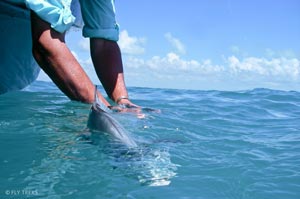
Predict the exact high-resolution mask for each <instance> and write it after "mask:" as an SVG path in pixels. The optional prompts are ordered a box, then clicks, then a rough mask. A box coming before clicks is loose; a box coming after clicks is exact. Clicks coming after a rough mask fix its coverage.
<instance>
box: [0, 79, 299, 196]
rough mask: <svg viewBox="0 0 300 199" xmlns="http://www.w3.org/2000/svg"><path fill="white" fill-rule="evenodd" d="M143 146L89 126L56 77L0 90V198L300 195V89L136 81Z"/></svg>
mask: <svg viewBox="0 0 300 199" xmlns="http://www.w3.org/2000/svg"><path fill="white" fill-rule="evenodd" d="M129 93H130V97H131V99H132V101H133V102H134V103H136V104H138V105H140V106H142V107H147V108H152V109H155V110H160V111H149V109H144V110H143V113H142V114H144V115H143V116H144V117H143V118H141V117H140V115H137V114H136V113H114V114H113V117H115V118H116V119H117V120H118V121H119V122H120V123H121V124H122V125H123V127H124V128H125V129H126V130H127V131H128V132H129V133H130V136H131V137H132V138H133V139H134V140H135V141H136V142H137V144H138V147H136V148H127V147H126V146H124V145H122V143H119V142H117V141H116V140H113V139H112V138H111V137H110V136H109V135H107V134H105V133H101V132H95V131H91V130H90V129H88V128H87V120H88V115H89V110H90V105H87V104H82V103H78V102H74V101H70V100H68V98H66V97H65V96H64V95H63V94H62V93H61V92H60V91H59V90H58V89H57V88H56V87H55V86H54V85H53V84H52V83H46V82H35V83H34V84H33V85H31V86H30V87H28V88H26V89H24V90H22V91H17V92H11V93H7V94H4V95H0V199H6V198H8V199H21V198H22V199H23V198H51V199H56V198H70V199H77V198H78V199H82V198H89V199H94V198H137V199H141V198H199V199H202V198H203V199H218V198H220V199H226V198H228V199H234V198H236V199H254V198H255V199H277V198H278V199H299V198H300V93H299V92H294V91H289V92H288V91H276V90H268V89H254V90H246V91H239V92H229V91H227V92H224V91H193V90H173V89H153V88H136V87H130V88H129Z"/></svg>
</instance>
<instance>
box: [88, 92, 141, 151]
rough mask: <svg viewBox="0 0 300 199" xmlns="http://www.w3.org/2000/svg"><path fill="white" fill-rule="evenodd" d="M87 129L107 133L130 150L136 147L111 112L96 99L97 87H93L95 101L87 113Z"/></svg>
mask: <svg viewBox="0 0 300 199" xmlns="http://www.w3.org/2000/svg"><path fill="white" fill-rule="evenodd" d="M87 127H88V128H89V129H91V130H97V131H101V132H105V133H108V134H110V135H111V136H112V137H113V138H114V139H116V140H117V141H119V142H121V143H123V144H125V145H126V146H128V147H130V148H132V147H137V144H136V142H135V141H134V140H133V139H132V138H131V137H130V135H129V132H127V131H126V130H125V128H124V127H123V126H122V125H121V124H120V123H119V122H118V121H117V120H116V119H115V118H114V117H113V116H112V111H111V110H110V109H108V108H107V107H106V106H105V105H104V104H103V103H102V102H101V101H100V100H99V99H98V95H97V87H95V100H94V103H93V104H92V107H91V110H90V113H89V119H88V124H87Z"/></svg>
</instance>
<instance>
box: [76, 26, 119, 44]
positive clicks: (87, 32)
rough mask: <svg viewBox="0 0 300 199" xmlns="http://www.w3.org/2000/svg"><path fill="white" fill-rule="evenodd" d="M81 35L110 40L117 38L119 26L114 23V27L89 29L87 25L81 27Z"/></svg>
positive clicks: (116, 39)
mask: <svg viewBox="0 0 300 199" xmlns="http://www.w3.org/2000/svg"><path fill="white" fill-rule="evenodd" d="M82 34H83V36H84V37H89V38H102V39H107V40H111V41H118V40H119V26H118V25H116V27H115V28H114V29H90V28H88V27H86V26H85V27H84V28H83V33H82Z"/></svg>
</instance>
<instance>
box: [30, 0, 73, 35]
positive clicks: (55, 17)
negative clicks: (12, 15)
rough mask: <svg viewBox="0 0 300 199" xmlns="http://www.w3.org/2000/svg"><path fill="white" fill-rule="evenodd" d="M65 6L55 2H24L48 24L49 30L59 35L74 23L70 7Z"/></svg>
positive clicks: (38, 0) (35, 0)
mask: <svg viewBox="0 0 300 199" xmlns="http://www.w3.org/2000/svg"><path fill="white" fill-rule="evenodd" d="M70 3H71V1H70ZM66 4H67V3H64V4H63V3H60V2H59V1H56V0H48V1H45V0H42V1H41V0H26V6H27V7H28V8H29V9H31V10H32V11H33V12H35V13H36V14H37V15H38V16H39V17H40V18H41V19H43V20H44V21H46V22H48V23H50V25H51V28H53V29H54V30H56V31H58V32H60V33H63V32H65V31H66V30H68V29H69V28H70V27H71V26H72V24H73V23H74V21H75V17H74V16H73V15H72V12H71V10H70V6H69V5H66Z"/></svg>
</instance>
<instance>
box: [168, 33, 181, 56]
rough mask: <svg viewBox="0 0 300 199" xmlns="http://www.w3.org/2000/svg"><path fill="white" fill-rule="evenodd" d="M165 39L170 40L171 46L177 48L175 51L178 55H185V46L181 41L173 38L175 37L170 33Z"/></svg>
mask: <svg viewBox="0 0 300 199" xmlns="http://www.w3.org/2000/svg"><path fill="white" fill-rule="evenodd" d="M165 38H166V39H167V40H168V42H170V44H171V45H172V46H173V47H174V48H175V50H176V51H177V52H178V53H180V54H185V52H186V50H185V46H184V45H183V43H182V42H181V41H180V40H179V39H177V38H175V37H173V35H172V34H171V33H169V32H168V33H166V34H165Z"/></svg>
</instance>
